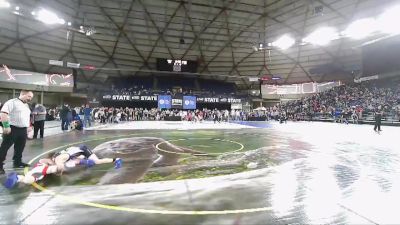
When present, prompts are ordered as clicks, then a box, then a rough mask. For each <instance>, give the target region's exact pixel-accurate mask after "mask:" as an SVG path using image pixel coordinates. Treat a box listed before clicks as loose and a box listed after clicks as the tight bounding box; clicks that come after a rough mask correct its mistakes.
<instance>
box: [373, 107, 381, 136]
mask: <svg viewBox="0 0 400 225" xmlns="http://www.w3.org/2000/svg"><path fill="white" fill-rule="evenodd" d="M374 115H375V126H374V131H375V132H376V131H377V132H380V131H382V130H381V120H382V110H381V108H380V107H379V108H378V109H377V110H375V113H374ZM377 129H378V130H377Z"/></svg>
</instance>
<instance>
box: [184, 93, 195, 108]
mask: <svg viewBox="0 0 400 225" xmlns="http://www.w3.org/2000/svg"><path fill="white" fill-rule="evenodd" d="M183 109H196V96H183Z"/></svg>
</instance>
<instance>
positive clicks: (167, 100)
mask: <svg viewBox="0 0 400 225" xmlns="http://www.w3.org/2000/svg"><path fill="white" fill-rule="evenodd" d="M158 108H159V109H170V108H171V95H159V96H158Z"/></svg>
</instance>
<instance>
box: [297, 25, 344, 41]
mask: <svg viewBox="0 0 400 225" xmlns="http://www.w3.org/2000/svg"><path fill="white" fill-rule="evenodd" d="M337 38H339V35H338V33H337V31H336V29H335V28H332V27H321V28H319V29H317V30H315V31H314V32H312V33H311V34H309V35H308V36H307V37H305V38H304V39H303V41H304V42H308V43H311V44H314V45H327V44H329V43H330V42H331V41H332V40H335V39H337Z"/></svg>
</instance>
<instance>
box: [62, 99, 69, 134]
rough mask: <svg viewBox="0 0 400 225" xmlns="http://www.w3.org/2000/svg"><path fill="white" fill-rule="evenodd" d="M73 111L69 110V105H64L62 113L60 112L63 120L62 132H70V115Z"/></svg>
mask: <svg viewBox="0 0 400 225" xmlns="http://www.w3.org/2000/svg"><path fill="white" fill-rule="evenodd" d="M70 111H71V110H70V109H69V107H68V105H67V104H64V105H63V106H62V108H61V111H60V119H61V130H63V131H64V130H68V124H69V121H68V113H69V112H70Z"/></svg>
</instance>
